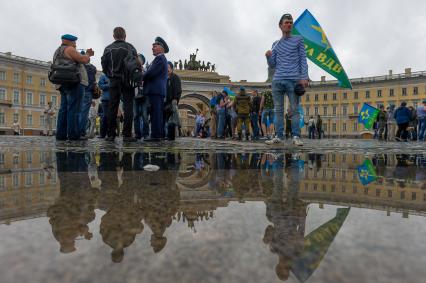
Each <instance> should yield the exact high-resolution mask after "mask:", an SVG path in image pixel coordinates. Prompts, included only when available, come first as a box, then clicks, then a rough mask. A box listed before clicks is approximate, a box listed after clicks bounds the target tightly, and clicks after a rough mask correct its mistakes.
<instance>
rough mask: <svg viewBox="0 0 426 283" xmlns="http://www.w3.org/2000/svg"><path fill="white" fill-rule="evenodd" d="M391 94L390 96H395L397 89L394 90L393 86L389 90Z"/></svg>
mask: <svg viewBox="0 0 426 283" xmlns="http://www.w3.org/2000/svg"><path fill="white" fill-rule="evenodd" d="M389 96H390V97H393V96H395V90H394V89H393V88H391V89H390V90H389Z"/></svg>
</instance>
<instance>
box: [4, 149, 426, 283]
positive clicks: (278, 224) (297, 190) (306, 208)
mask: <svg viewBox="0 0 426 283" xmlns="http://www.w3.org/2000/svg"><path fill="white" fill-rule="evenodd" d="M0 160H2V162H3V163H2V165H3V166H2V169H1V170H2V171H1V173H0V221H1V223H4V224H10V223H14V222H16V223H20V222H22V223H24V222H23V221H25V220H29V221H30V222H31V220H30V219H33V218H39V217H43V216H47V219H48V223H49V224H50V226H51V234H52V235H53V238H54V239H55V240H56V242H57V244H58V245H59V252H60V253H63V254H73V253H75V252H76V251H77V250H78V249H79V246H81V244H80V242H81V241H86V242H91V241H97V240H96V235H97V236H98V237H100V239H101V240H102V242H103V243H104V244H103V245H106V246H107V247H108V249H109V253H110V258H111V261H112V262H114V263H122V264H123V263H125V262H126V261H125V258H126V255H127V254H128V252H129V251H131V250H132V247H131V246H132V245H133V244H134V243H135V242H138V240H136V239H141V238H147V239H149V241H148V242H149V250H150V251H152V252H153V253H154V254H161V253H162V252H163V253H164V252H166V250H167V245H168V242H169V239H170V237H171V239H172V243H171V244H169V245H179V242H176V239H174V237H173V232H175V233H177V231H179V229H180V228H179V227H180V226H181V225H184V227H186V229H187V230H190V231H191V233H193V234H194V235H195V234H197V233H198V231H199V230H200V229H213V230H212V232H213V231H214V233H219V234H220V233H222V231H221V230H214V228H213V227H215V225H218V224H217V222H218V221H219V220H218V218H217V216H218V215H220V216H221V217H223V216H224V215H227V213H229V212H230V211H231V208H230V207H229V208H228V206H229V205H230V204H231V203H234V202H239V203H241V205H244V203H247V205H248V203H252V202H253V203H262V204H264V207H265V208H266V210H265V209H263V212H262V214H263V216H264V217H265V220H264V221H265V223H264V224H263V222H262V223H256V222H254V221H253V223H250V221H251V220H250V219H248V220H246V221H248V223H250V224H251V225H253V227H255V226H258V225H263V227H262V228H261V229H262V230H263V236H262V235H261V236H259V237H258V238H257V240H255V241H254V242H253V243H252V245H254V246H257V245H259V243H263V245H264V246H263V247H262V246H259V247H261V249H263V250H269V252H270V254H269V255H270V256H272V258H271V259H269V260H268V265H266V266H267V268H271V269H273V268H275V272H274V274H275V276H276V277H278V278H279V279H281V280H296V281H300V282H305V281H306V280H308V278H310V277H312V276H313V274H314V273H315V271H316V270H317V269H319V267H320V266H321V262H322V261H323V260H324V258H325V257H326V255H327V253H328V252H329V249H330V247H331V246H332V243H333V241H334V240H335V239H336V237H337V236H338V235H339V231H340V230H341V229H342V227H344V226H345V223H346V222H347V219H348V217H349V215H351V211H352V209H351V207H358V208H363V209H364V210H365V209H366V208H368V209H373V210H376V211H385V212H386V214H387V215H390V214H391V213H393V212H396V213H401V215H402V217H403V218H407V217H408V216H409V215H410V214H413V215H424V214H425V212H426V192H425V191H424V190H425V189H426V186H425V179H426V173H425V166H426V158H425V156H424V155H407V154H398V155H391V154H389V155H386V154H381V155H371V156H363V155H357V154H312V153H303V154H276V153H275V154H273V153H267V154H256V153H238V154H231V153H203V154H196V153H194V154H188V153H185V154H180V153H171V152H164V153H148V152H115V153H114V152H112V153H103V152H101V153H99V152H56V153H54V152H53V151H45V152H30V151H27V152H7V153H2V157H1V158H0ZM148 164H154V165H157V166H159V167H160V170H159V171H155V172H149V171H144V170H143V167H144V166H145V165H148ZM312 205H315V206H318V207H319V209H315V210H311V209H310V207H311V206H312ZM324 206H327V207H328V209H326V210H323V209H322V208H324ZM330 209H331V212H330ZM232 210H233V209H232ZM100 211H103V213H101V214H100V213H99V212H100ZM241 211H242V210H241ZM312 211H315V212H312ZM321 211H323V212H321ZM259 212H260V208H259V207H257V208H256V209H255V210H253V213H259ZM326 212H327V213H328V214H327V213H326ZM313 213H314V214H313ZM321 213H323V216H321ZM330 213H331V214H330ZM308 215H311V218H312V219H314V221H312V223H310V224H308V221H307V217H308ZM324 215H328V216H327V217H325V218H324ZM312 216H313V217H312ZM240 217H244V216H243V215H240ZM97 218H99V220H98V221H97V222H99V225H97V226H96V227H95V228H90V225H92V224H93V223H95V222H96V221H95V219H97ZM220 219H222V218H220ZM229 219H231V218H229ZM91 223H92V224H91ZM206 225H207V226H206ZM208 225H213V226H211V227H212V228H206V227H208ZM223 225H229V228H230V229H242V228H241V227H238V222H237V224H236V223H234V222H232V223H226V221H225V223H223ZM11 226H13V225H11ZM92 226H93V225H92ZM308 226H309V227H308ZM237 227H238V228H237ZM7 229H10V228H9V227H8V226H0V233H2V232H5V231H7ZM28 232H29V231H28ZM46 232H47V231H44V233H46ZM247 233H250V232H247ZM142 234H143V235H144V236H143V237H142V236H141V235H142ZM94 236H95V240H94V239H93V238H94ZM138 237H139V238H138ZM197 239H198V238H194V240H193V242H190V243H189V244H186V245H182V249H184V250H185V251H189V250H190V249H191V245H194V246H195V245H196V241H197ZM198 240H201V239H198ZM228 240H231V239H228ZM366 241H368V239H366ZM211 244H212V245H213V246H216V247H217V248H218V249H219V250H220V248H221V247H222V246H223V245H226V243H222V242H211ZM177 248H179V246H178V247H177ZM1 250H8V247H6V246H5V247H2V248H1V249H0V251H1ZM57 250H58V249H57ZM21 252H22V253H25V252H26V251H25V250H22V251H21ZM192 252H193V251H192ZM259 252H260V251H259ZM382 252H383V253H384V254H386V252H387V250H384V251H382ZM200 254H203V251H202V250H201V251H200ZM145 256H147V255H146V254H145ZM152 256H153V255H151V260H155V257H152ZM185 256H188V255H185V253H184V254H183V255H176V260H177V262H176V263H175V267H176V268H177V269H178V270H179V268H180V267H181V265H182V266H186V263H185V260H183V259H184V258H185ZM217 256H220V255H216V257H217ZM172 257H173V255H172ZM257 260H259V259H257ZM181 261H182V262H181ZM271 263H272V264H271ZM7 264H9V263H8V262H6V263H5V264H3V266H4V267H3V268H7ZM159 264H160V265H161V262H160V263H159ZM206 264H207V265H208V264H209V263H206ZM186 267H187V268H189V271H193V272H195V273H196V271H195V270H192V269H191V267H188V266H186ZM0 269H2V268H0ZM5 270H6V269H5ZM259 270H260V269H259ZM212 272H213V271H212ZM240 272H242V273H244V272H245V270H240ZM258 272H259V274H260V271H258ZM213 274H215V273H214V272H213ZM194 276H195V275H194ZM215 276H218V275H217V274H216V275H215ZM328 276H330V275H328ZM276 277H275V278H276ZM45 278H47V277H45ZM188 278H189V279H191V280H192V279H194V278H195V277H188ZM271 278H274V277H271ZM324 278H325V277H324ZM324 278H322V279H319V280H323V279H324ZM327 278H332V277H327ZM189 279H188V280H189ZM234 279H235V278H234ZM246 279H248V280H249V281H250V280H254V278H246ZM237 281H239V280H237Z"/></svg>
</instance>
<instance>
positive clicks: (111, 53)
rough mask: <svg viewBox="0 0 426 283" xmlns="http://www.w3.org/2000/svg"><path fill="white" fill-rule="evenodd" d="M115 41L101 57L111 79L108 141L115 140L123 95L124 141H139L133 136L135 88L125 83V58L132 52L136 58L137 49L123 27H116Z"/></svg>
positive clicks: (106, 73) (106, 72) (104, 71)
mask: <svg viewBox="0 0 426 283" xmlns="http://www.w3.org/2000/svg"><path fill="white" fill-rule="evenodd" d="M113 36H114V39H115V41H114V42H113V43H111V44H110V45H108V46H107V47H106V48H105V51H104V54H103V56H102V59H101V63H102V71H103V73H104V74H105V75H106V76H107V77H108V78H109V80H110V89H109V91H110V100H109V106H108V110H107V124H108V130H107V135H108V138H107V139H106V140H107V141H114V139H115V136H116V127H117V112H118V107H119V104H120V98H121V97H123V110H124V126H123V141H125V142H132V141H137V139H135V138H134V137H132V122H133V100H134V98H135V93H134V91H135V90H134V88H133V87H130V86H128V85H126V84H125V83H124V79H125V77H124V72H125V69H124V59H125V58H126V56H127V54H128V53H129V52H131V53H132V54H133V55H134V56H135V57H136V58H137V57H138V54H137V52H136V49H135V48H134V47H133V45H131V44H130V43H128V42H126V31H125V30H124V28H122V27H116V28H114V33H113Z"/></svg>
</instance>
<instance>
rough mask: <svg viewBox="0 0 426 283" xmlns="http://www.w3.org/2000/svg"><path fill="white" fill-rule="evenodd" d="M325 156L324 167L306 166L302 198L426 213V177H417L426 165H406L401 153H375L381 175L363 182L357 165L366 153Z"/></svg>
mask: <svg viewBox="0 0 426 283" xmlns="http://www.w3.org/2000/svg"><path fill="white" fill-rule="evenodd" d="M321 158H322V164H321V166H320V167H317V166H315V167H313V168H305V171H304V179H303V181H302V182H301V183H300V197H301V198H302V199H305V200H309V201H313V202H325V203H330V204H331V203H334V204H342V205H350V206H355V207H368V208H374V209H380V210H389V211H404V212H408V211H411V212H412V213H415V214H417V213H419V212H421V213H422V214H424V213H426V192H425V191H424V183H425V181H426V180H425V179H424V178H417V179H416V175H417V176H418V174H417V173H416V172H417V171H419V170H425V168H424V167H423V168H422V167H418V166H410V167H408V164H407V165H402V164H406V163H404V162H405V161H404V160H403V159H402V158H401V156H398V155H382V156H374V157H373V158H372V161H373V164H374V170H375V173H374V174H376V175H377V178H375V180H374V182H371V183H369V184H368V185H363V184H362V183H361V182H360V180H359V178H360V176H359V172H358V170H357V166H358V165H360V164H363V163H364V160H365V156H363V155H351V154H339V155H336V154H326V155H322V157H321ZM413 158H414V159H415V158H416V157H413ZM407 159H410V158H407ZM401 170H403V171H404V172H405V171H407V173H406V174H404V175H405V178H404V179H401V177H402V176H400V175H401ZM408 171H410V173H408ZM406 215H407V214H406V213H404V216H406Z"/></svg>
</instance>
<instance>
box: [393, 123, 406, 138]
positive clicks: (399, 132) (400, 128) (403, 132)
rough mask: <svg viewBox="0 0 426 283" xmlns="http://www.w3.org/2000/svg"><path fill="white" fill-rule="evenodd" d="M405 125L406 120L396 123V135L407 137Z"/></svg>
mask: <svg viewBox="0 0 426 283" xmlns="http://www.w3.org/2000/svg"><path fill="white" fill-rule="evenodd" d="M407 127H408V122H407V123H402V124H398V130H397V131H396V137H397V138H400V139H403V140H406V139H407V137H408V132H407Z"/></svg>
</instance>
